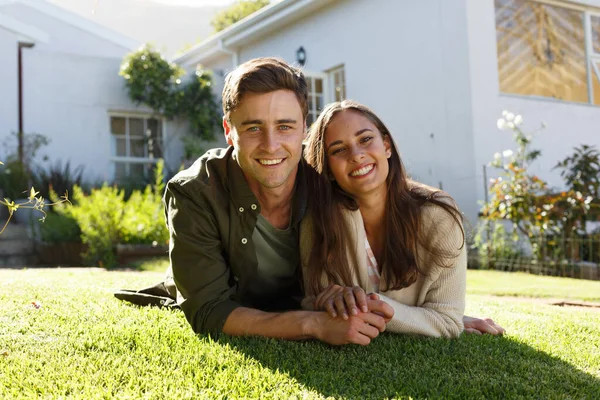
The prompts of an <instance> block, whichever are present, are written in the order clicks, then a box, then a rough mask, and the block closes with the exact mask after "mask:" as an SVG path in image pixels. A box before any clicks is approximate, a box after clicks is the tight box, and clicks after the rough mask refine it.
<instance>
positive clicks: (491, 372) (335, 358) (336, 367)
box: [219, 334, 600, 399]
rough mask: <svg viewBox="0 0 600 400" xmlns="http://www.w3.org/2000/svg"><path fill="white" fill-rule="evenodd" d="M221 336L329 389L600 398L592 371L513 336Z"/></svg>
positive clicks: (358, 393)
mask: <svg viewBox="0 0 600 400" xmlns="http://www.w3.org/2000/svg"><path fill="white" fill-rule="evenodd" d="M219 342H220V343H221V344H229V345H230V346H232V347H233V348H235V349H237V350H239V351H241V352H243V353H244V354H245V355H247V356H248V357H251V358H254V359H255V360H257V361H259V362H260V363H261V364H262V365H263V366H264V367H266V368H269V369H272V370H278V371H279V372H283V373H285V374H287V375H288V376H289V377H291V378H293V379H295V380H296V381H298V382H299V383H300V384H303V385H305V386H306V387H307V388H309V389H312V390H316V391H318V392H319V393H321V394H322V395H324V396H333V397H346V398H361V399H363V398H389V397H404V396H410V397H415V398H424V397H428V398H429V397H436V398H437V397H443V398H514V397H532V398H595V397H596V396H597V395H598V393H600V380H599V379H598V378H596V377H594V376H593V375H590V374H587V373H584V372H582V371H580V370H578V369H576V368H575V367H574V366H573V365H571V364H568V363H567V362H565V361H562V360H560V359H558V358H556V357H553V356H550V355H548V354H546V353H544V352H541V351H538V350H535V349H533V348H532V347H530V346H528V345H525V344H522V343H519V342H517V341H516V340H515V339H512V338H506V337H492V336H474V335H469V336H464V335H463V336H462V337H461V338H460V339H458V340H444V339H428V338H417V337H407V336H402V335H393V334H383V335H382V336H381V337H379V338H378V339H377V340H375V341H374V342H373V343H371V345H369V346H367V347H360V346H345V347H330V346H328V345H325V344H322V343H316V342H304V343H294V342H285V341H279V340H271V339H261V338H231V337H225V336H224V337H221V338H220V340H219Z"/></svg>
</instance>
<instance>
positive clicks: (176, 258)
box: [164, 183, 240, 333]
mask: <svg viewBox="0 0 600 400" xmlns="http://www.w3.org/2000/svg"><path fill="white" fill-rule="evenodd" d="M199 203H200V202H199V201H193V200H192V199H191V198H190V195H189V193H186V191H184V190H182V188H181V187H180V186H179V185H177V184H176V183H175V184H174V183H169V184H168V185H167V189H166V191H165V197H164V204H165V213H166V217H167V224H168V228H169V237H170V242H169V243H170V244H169V257H170V260H171V269H172V274H173V280H174V281H175V285H176V286H177V301H178V303H179V305H180V307H181V309H182V310H183V312H184V314H185V316H186V318H187V320H188V322H189V323H190V325H191V326H192V328H193V330H194V332H196V333H207V332H210V333H220V332H221V331H222V330H223V325H224V324H225V321H226V320H227V317H228V316H229V314H230V313H231V312H232V311H233V310H234V309H235V308H237V307H240V304H239V303H237V302H235V301H234V300H233V297H234V294H235V292H236V288H235V286H232V285H230V268H229V266H228V265H227V263H226V262H225V259H224V258H223V256H222V253H223V244H222V240H221V237H220V234H219V230H218V227H217V222H216V218H215V215H214V211H212V210H210V209H208V207H206V208H203V207H202V206H201V205H200V204H199Z"/></svg>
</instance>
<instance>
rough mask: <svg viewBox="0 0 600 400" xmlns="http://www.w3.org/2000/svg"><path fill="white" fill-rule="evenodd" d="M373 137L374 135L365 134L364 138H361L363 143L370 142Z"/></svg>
mask: <svg viewBox="0 0 600 400" xmlns="http://www.w3.org/2000/svg"><path fill="white" fill-rule="evenodd" d="M371 139H373V136H365V137H364V138H361V139H360V142H361V143H367V142H369V141H370V140H371Z"/></svg>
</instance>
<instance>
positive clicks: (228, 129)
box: [223, 117, 233, 146]
mask: <svg viewBox="0 0 600 400" xmlns="http://www.w3.org/2000/svg"><path fill="white" fill-rule="evenodd" d="M231 131H232V129H231V121H227V118H226V117H223V132H224V133H225V140H226V141H227V144H228V145H230V146H233V138H232V137H231V135H232V132H231Z"/></svg>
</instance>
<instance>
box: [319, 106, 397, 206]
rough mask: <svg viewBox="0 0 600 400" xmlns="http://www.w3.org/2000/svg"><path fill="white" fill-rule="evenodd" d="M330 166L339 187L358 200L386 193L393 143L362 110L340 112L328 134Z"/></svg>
mask: <svg viewBox="0 0 600 400" xmlns="http://www.w3.org/2000/svg"><path fill="white" fill-rule="evenodd" d="M325 154H326V157H327V164H328V165H329V169H330V171H331V173H332V174H333V177H334V178H335V180H336V181H337V183H338V185H340V187H341V188H342V189H343V190H344V191H345V192H347V193H349V194H351V195H353V196H354V197H356V198H357V199H359V198H361V197H365V196H367V195H371V194H380V193H382V192H383V193H385V191H386V179H387V176H388V172H389V165H388V158H390V157H391V155H392V150H391V143H390V140H389V139H388V138H387V137H386V138H384V137H383V135H382V134H381V132H379V130H378V129H377V128H376V127H375V124H373V122H371V120H369V119H368V118H367V117H365V116H364V115H363V114H362V113H361V112H360V111H355V110H344V111H341V112H340V113H338V114H337V115H336V116H335V117H334V118H333V120H332V121H331V122H330V124H329V126H328V127H327V130H326V131H325Z"/></svg>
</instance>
